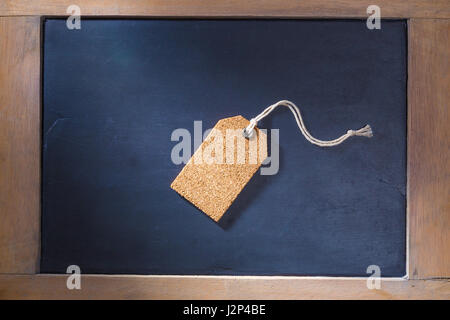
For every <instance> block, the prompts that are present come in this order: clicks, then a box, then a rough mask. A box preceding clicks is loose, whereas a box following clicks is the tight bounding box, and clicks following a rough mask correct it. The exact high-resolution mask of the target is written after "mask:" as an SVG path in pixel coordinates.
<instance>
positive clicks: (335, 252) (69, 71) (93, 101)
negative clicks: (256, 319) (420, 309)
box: [41, 19, 407, 276]
mask: <svg viewBox="0 0 450 320" xmlns="http://www.w3.org/2000/svg"><path fill="white" fill-rule="evenodd" d="M406 56H407V52H406V23H405V21H399V20H398V21H394V20H386V21H383V22H382V28H381V29H380V30H369V29H368V28H367V27H366V21H365V20H143V19H140V20H123V19H120V20H119V19H117V20H116V19H111V20H101V19H82V21H81V29H80V30H69V29H68V28H67V27H66V22H65V20H62V19H48V20H46V21H45V23H44V42H43V57H44V58H43V79H42V80H43V110H42V119H43V125H42V154H43V156H42V233H41V234H42V239H41V248H42V252H41V272H43V273H50V272H51V273H65V272H66V268H67V267H68V266H69V265H72V264H75V265H78V266H80V268H81V271H82V272H83V273H105V274H116V273H120V274H123V273H126V274H177V275H180V274H186V275H191V274H205V275H311V276H316V275H323V276H326V275H328V276H367V273H366V270H367V267H368V266H369V265H378V266H379V267H380V269H381V275H382V276H403V275H404V274H405V264H406V240H405V239H406V208H405V197H406V192H405V185H406V78H407V73H406ZM280 99H289V100H291V101H294V102H295V103H297V104H298V105H299V107H300V108H301V110H302V113H303V115H304V117H305V121H306V124H307V126H308V128H309V129H310V131H311V133H312V134H313V135H315V136H316V137H318V138H320V139H332V138H335V137H337V136H339V135H341V134H342V133H344V132H345V130H347V129H349V128H353V129H357V128H360V127H361V126H363V125H365V124H366V123H369V124H371V126H372V127H373V130H374V134H375V135H374V137H373V138H372V139H365V138H353V139H350V140H349V141H347V142H345V143H344V144H342V145H340V146H338V147H335V148H319V147H317V146H314V145H311V144H309V143H308V142H307V141H305V139H304V138H303V137H302V136H301V134H300V133H299V131H298V128H297V127H296V125H295V122H294V120H293V118H292V115H291V114H290V113H289V112H288V111H287V110H278V111H277V112H274V113H273V114H272V115H271V116H270V117H268V118H266V119H264V120H263V121H262V122H261V123H260V124H259V126H260V127H262V128H268V129H271V128H279V129H280V143H279V145H280V168H279V171H278V173H277V174H276V175H271V176H263V175H260V174H256V175H255V176H254V177H253V179H252V180H251V181H250V183H249V184H248V185H247V186H246V188H245V189H244V191H243V192H242V193H241V194H240V195H239V197H238V198H237V200H236V201H235V203H234V204H233V205H232V206H231V208H230V210H229V212H227V213H226V214H225V216H224V218H223V219H222V220H221V222H220V223H219V224H217V223H215V222H214V221H212V220H211V219H210V218H208V217H207V216H206V215H204V214H203V213H201V212H200V211H199V210H198V209H196V208H195V207H194V206H192V205H191V204H189V203H188V202H187V201H186V200H184V199H183V198H182V197H180V196H179V195H178V194H177V193H176V192H174V191H173V190H171V189H170V187H169V186H170V183H171V182H172V180H173V179H174V178H175V177H176V176H177V174H178V173H179V171H180V170H181V168H182V165H176V164H174V163H172V161H171V157H170V155H171V150H172V148H173V147H174V145H175V144H176V143H177V142H173V141H171V139H170V137H171V133H172V132H173V130H175V129H177V128H186V129H188V130H190V132H193V121H194V120H202V121H203V130H206V129H208V128H211V127H212V126H213V125H214V124H215V123H216V122H217V121H218V120H219V119H221V118H225V117H231V116H235V115H242V116H244V117H246V118H247V119H250V118H251V117H253V116H255V115H256V114H258V113H259V112H260V111H261V110H262V109H263V108H265V107H266V106H268V105H269V104H272V103H274V102H276V101H278V100H280Z"/></svg>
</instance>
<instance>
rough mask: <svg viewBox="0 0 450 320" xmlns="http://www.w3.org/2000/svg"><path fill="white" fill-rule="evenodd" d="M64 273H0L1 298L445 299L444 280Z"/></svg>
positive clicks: (448, 289) (448, 286)
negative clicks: (375, 285)
mask: <svg viewBox="0 0 450 320" xmlns="http://www.w3.org/2000/svg"><path fill="white" fill-rule="evenodd" d="M67 277H68V276H67V275H35V276H12V275H9V276H8V275H3V276H0V299H450V281H448V280H440V281H439V280H426V281H424V280H404V279H390V280H382V283H381V288H380V289H379V290H376V289H373V290H369V289H368V288H367V282H366V279H361V278H359V279H349V278H345V279H339V278H326V279H311V278H298V277H195V276H184V277H177V276H172V277H166V276H93V275H91V276H82V277H81V290H68V289H67V287H66V282H67Z"/></svg>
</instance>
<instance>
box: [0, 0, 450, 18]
mask: <svg viewBox="0 0 450 320" xmlns="http://www.w3.org/2000/svg"><path fill="white" fill-rule="evenodd" d="M72 4H76V5H77V6H79V7H80V9H81V15H82V16H83V15H84V16H147V17H151V16H152V17H265V18H271V17H277V18H283V17H284V18H290V17H292V18H293V17H295V18H318V17H321V18H365V17H367V15H368V14H367V12H366V10H367V7H368V6H369V5H371V4H375V5H377V6H379V7H380V8H381V17H382V18H450V1H448V0H377V1H372V2H371V1H361V0H301V1H299V0H247V1H242V0H227V1H224V0H209V1H204V0H132V1H130V0H77V1H76V2H74V1H72V0H3V1H1V2H0V16H27V15H39V16H65V15H67V12H66V10H67V8H68V7H69V6H70V5H72Z"/></svg>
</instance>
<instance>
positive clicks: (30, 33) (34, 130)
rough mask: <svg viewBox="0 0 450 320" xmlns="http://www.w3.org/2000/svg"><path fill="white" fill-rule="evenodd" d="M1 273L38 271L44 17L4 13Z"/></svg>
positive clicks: (0, 52)
mask: <svg viewBox="0 0 450 320" xmlns="http://www.w3.org/2000/svg"><path fill="white" fill-rule="evenodd" d="M0 61H1V64H0V273H35V272H37V271H38V257H39V235H40V230H39V228H40V221H39V220H40V216H39V212H40V209H39V205H40V191H39V190H40V91H39V83H40V19H39V17H2V18H0Z"/></svg>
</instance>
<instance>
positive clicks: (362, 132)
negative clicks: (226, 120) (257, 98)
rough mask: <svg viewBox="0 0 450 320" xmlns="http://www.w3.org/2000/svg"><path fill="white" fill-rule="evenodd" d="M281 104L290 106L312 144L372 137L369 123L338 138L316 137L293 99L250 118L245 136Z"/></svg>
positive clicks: (327, 143) (249, 135)
mask: <svg viewBox="0 0 450 320" xmlns="http://www.w3.org/2000/svg"><path fill="white" fill-rule="evenodd" d="M279 106H284V107H288V108H289V109H290V110H291V112H292V113H293V114H294V117H295V121H297V125H298V127H299V129H300V131H301V132H302V134H303V135H304V136H305V138H306V140H308V141H309V142H311V143H312V144H315V145H317V146H319V147H333V146H337V145H338V144H341V143H342V142H344V141H345V140H347V139H348V138H350V137H352V136H362V137H368V138H370V137H372V136H373V134H372V128H371V127H370V126H369V125H366V126H365V127H363V128H361V129H359V130H348V131H347V133H346V134H343V135H342V136H340V137H339V138H337V139H334V140H329V141H324V140H319V139H316V138H314V137H313V136H312V135H311V134H310V133H309V131H308V130H307V129H306V127H305V124H304V123H303V118H302V115H301V113H300V110H299V109H298V107H297V106H296V105H295V104H294V103H293V102H291V101H288V100H281V101H278V102H277V103H275V104H272V105H271V106H269V107H267V108H266V109H265V110H264V111H263V112H261V113H260V114H258V115H257V116H256V117H254V118H253V119H251V120H250V124H249V125H248V126H247V128H245V129H244V136H245V137H251V136H252V135H253V129H254V128H255V127H256V125H257V124H258V122H259V121H260V120H261V119H263V118H264V117H267V116H268V115H269V113H271V112H272V111H273V110H275V108H277V107H279Z"/></svg>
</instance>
